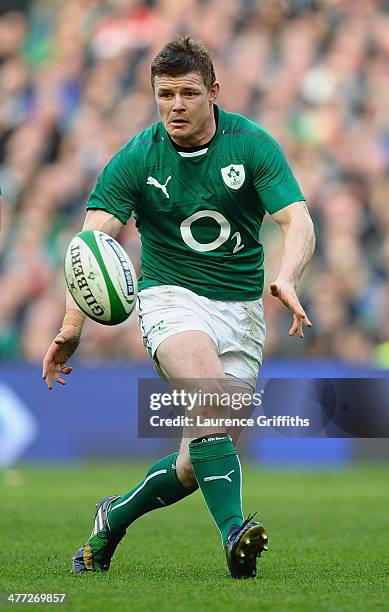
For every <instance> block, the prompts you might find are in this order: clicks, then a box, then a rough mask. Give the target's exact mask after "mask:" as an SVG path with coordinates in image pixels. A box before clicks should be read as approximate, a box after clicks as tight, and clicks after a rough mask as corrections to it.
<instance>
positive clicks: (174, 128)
mask: <svg viewBox="0 0 389 612" xmlns="http://www.w3.org/2000/svg"><path fill="white" fill-rule="evenodd" d="M168 133H169V135H170V136H173V137H174V136H182V135H184V134H185V136H186V137H187V136H190V133H191V126H190V123H170V124H169V129H168Z"/></svg>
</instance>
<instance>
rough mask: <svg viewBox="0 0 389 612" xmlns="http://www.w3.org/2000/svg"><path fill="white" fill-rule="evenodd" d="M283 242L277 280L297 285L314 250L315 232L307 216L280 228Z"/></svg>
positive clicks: (292, 220) (293, 220)
mask: <svg viewBox="0 0 389 612" xmlns="http://www.w3.org/2000/svg"><path fill="white" fill-rule="evenodd" d="M282 229H283V232H284V241H283V247H282V256H281V264H280V271H279V274H278V279H280V280H281V279H282V280H286V281H287V282H289V283H292V284H293V285H294V286H296V285H297V283H298V281H299V280H300V278H301V275H302V273H303V272H304V270H305V267H306V265H307V264H308V262H309V261H310V259H311V257H312V255H313V252H314V250H315V232H314V228H313V223H312V220H311V217H310V216H309V214H307V215H304V216H303V217H299V218H295V219H291V220H290V222H289V223H288V224H286V225H284V226H282Z"/></svg>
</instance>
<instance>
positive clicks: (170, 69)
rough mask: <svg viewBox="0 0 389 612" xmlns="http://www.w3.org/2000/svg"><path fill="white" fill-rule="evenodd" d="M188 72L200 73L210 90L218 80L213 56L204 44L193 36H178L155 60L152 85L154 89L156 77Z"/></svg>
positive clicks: (152, 68) (152, 67)
mask: <svg viewBox="0 0 389 612" xmlns="http://www.w3.org/2000/svg"><path fill="white" fill-rule="evenodd" d="M188 72H197V73H199V74H200V75H201V76H202V77H203V79H204V83H205V85H206V86H207V87H208V89H210V88H211V87H212V85H213V84H214V82H215V80H216V77H215V70H214V68H213V64H212V60H211V56H210V53H209V51H208V49H207V47H206V46H205V45H204V43H203V42H202V41H201V40H198V39H197V38H193V37H192V36H176V38H174V39H173V40H171V41H170V42H168V43H167V44H166V45H165V46H164V47H163V48H162V49H161V51H160V52H159V53H158V55H156V57H155V58H154V59H153V62H152V64H151V85H152V86H153V88H154V81H155V77H156V76H161V75H163V74H167V75H169V76H172V77H176V76H179V75H181V74H188Z"/></svg>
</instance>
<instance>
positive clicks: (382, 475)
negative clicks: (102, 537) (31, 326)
mask: <svg viewBox="0 0 389 612" xmlns="http://www.w3.org/2000/svg"><path fill="white" fill-rule="evenodd" d="M145 467H146V466H145V465H140V464H128V463H108V464H107V463H105V464H88V465H84V466H80V467H66V468H61V467H58V468H57V467H56V468H46V467H28V468H23V469H22V470H21V481H22V482H21V483H19V486H11V485H10V484H7V483H6V481H5V479H3V478H2V475H1V474H0V499H1V506H0V507H1V522H0V564H1V569H0V591H3V592H7V593H10V592H18V593H20V592H22V593H26V592H27V593H31V592H33V593H63V592H66V593H67V594H68V596H69V605H68V606H67V607H66V608H65V609H71V610H80V611H81V610H85V611H88V612H89V611H97V612H99V611H100V610H101V611H103V610H113V611H114V612H121V611H124V610H126V611H127V610H135V611H141V612H143V611H147V612H153V611H158V612H163V611H172V610H173V611H175V612H178V611H181V610H183V611H184V610H185V611H188V612H190V611H192V610H193V611H194V610H195V611H196V612H201V611H202V610H207V611H209V612H219V611H220V612H230V611H231V612H232V611H235V610H236V611H239V612H245V611H246V610H247V611H248V610H271V611H274V612H279V611H280V612H283V611H296V612H301V611H305V610H306V611H309V612H312V611H315V612H316V611H318V610H326V611H331V610H334V611H335V610H353V611H355V610H364V611H365V610H369V611H370V610H389V599H388V582H387V576H388V567H389V563H388V562H389V530H388V508H389V487H388V486H387V482H388V479H387V468H385V467H380V466H375V467H359V468H351V469H349V470H345V471H340V472H315V473H310V472H292V471H291V472H277V471H274V472H270V471H262V470H259V469H258V468H255V467H250V468H247V469H246V470H245V471H244V501H245V504H244V507H245V513H246V514H247V512H248V511H250V512H253V511H255V510H258V517H260V520H262V521H263V523H264V524H265V525H266V527H267V529H268V532H269V552H268V553H266V554H264V555H263V558H262V559H261V560H260V561H259V563H258V569H259V571H258V574H259V578H257V580H247V581H236V580H232V579H231V578H230V577H229V575H228V572H227V569H226V565H225V562H224V552H223V550H222V549H221V546H220V539H219V534H218V531H217V530H216V527H215V525H214V523H213V521H212V519H211V517H210V515H209V512H208V510H207V509H206V508H205V505H204V502H203V499H202V497H201V493H199V492H197V493H195V494H194V495H192V496H191V497H189V498H187V499H185V500H183V501H182V502H180V503H178V504H177V505H175V506H171V507H169V508H164V509H161V510H157V511H155V512H153V513H150V514H148V515H146V516H144V517H142V518H141V519H140V520H139V521H137V522H136V523H135V524H134V525H132V526H131V527H130V528H129V530H128V532H127V536H126V538H125V540H124V541H123V542H122V544H120V545H119V548H118V550H117V552H116V555H115V556H114V559H113V562H112V565H111V570H110V571H109V572H108V573H107V574H86V575H85V574H82V575H73V574H70V572H69V569H70V559H71V557H72V555H73V554H74V552H75V550H76V549H77V548H78V547H79V546H80V545H81V544H82V543H84V542H85V541H86V539H87V538H88V536H89V534H90V531H91V529H92V522H93V515H94V504H95V502H96V501H98V500H99V499H100V498H101V497H102V496H104V495H107V494H114V493H123V492H125V491H128V490H129V489H130V488H131V487H132V486H133V485H134V484H136V483H137V482H138V481H139V480H141V478H142V477H143V475H144V473H145ZM15 484H16V483H15ZM22 607H23V608H25V607H28V608H29V609H30V608H35V609H37V608H39V609H43V608H45V609H48V608H49V607H50V608H51V609H53V607H55V606H54V605H51V606H49V605H42V604H32V605H29V606H26V605H25V604H24V605H23V606H22ZM0 608H1V609H8V610H10V609H11V608H12V606H10V605H9V604H8V605H5V604H4V603H3V604H0Z"/></svg>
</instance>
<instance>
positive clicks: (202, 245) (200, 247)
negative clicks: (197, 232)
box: [180, 210, 244, 254]
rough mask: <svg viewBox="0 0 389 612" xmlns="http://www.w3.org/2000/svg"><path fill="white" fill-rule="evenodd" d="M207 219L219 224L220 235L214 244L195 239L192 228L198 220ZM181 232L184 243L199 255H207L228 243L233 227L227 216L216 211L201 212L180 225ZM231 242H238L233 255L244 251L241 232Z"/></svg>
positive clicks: (236, 233)
mask: <svg viewBox="0 0 389 612" xmlns="http://www.w3.org/2000/svg"><path fill="white" fill-rule="evenodd" d="M206 217H210V218H211V219H214V220H215V221H216V222H217V223H218V224H219V226H220V234H219V236H218V237H217V238H216V239H215V240H212V242H198V241H197V240H196V239H195V238H194V236H193V234H192V230H191V227H190V226H191V225H192V223H194V222H195V221H197V220H198V219H204V218H206ZM180 232H181V237H182V239H183V241H184V242H185V244H187V245H188V247H190V248H191V249H193V250H194V251H198V252H199V253H206V252H207V251H214V250H215V249H217V248H218V247H219V246H221V245H222V244H224V243H225V242H227V240H228V239H229V238H230V234H231V225H230V223H229V221H228V220H227V219H226V218H225V216H224V215H222V214H221V213H219V212H217V211H216V210H199V211H198V212H196V213H194V214H193V215H190V217H188V218H187V219H184V221H183V222H182V223H181V225H180ZM231 240H236V244H235V246H234V248H233V251H232V253H233V254H235V253H237V252H238V251H240V250H241V249H243V247H244V244H243V243H242V238H241V235H240V232H235V234H233V235H232V236H231Z"/></svg>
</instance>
